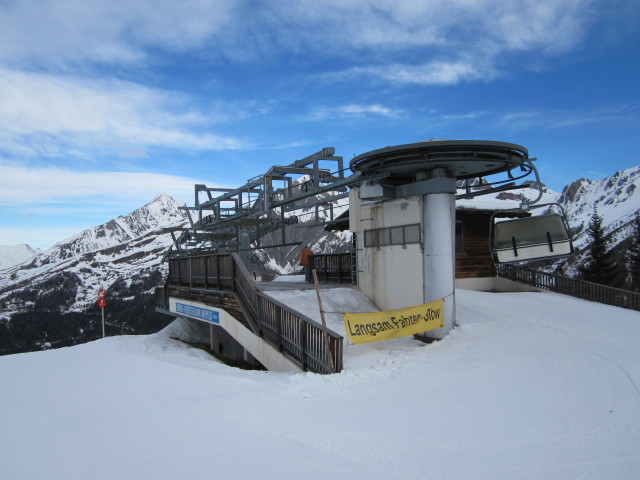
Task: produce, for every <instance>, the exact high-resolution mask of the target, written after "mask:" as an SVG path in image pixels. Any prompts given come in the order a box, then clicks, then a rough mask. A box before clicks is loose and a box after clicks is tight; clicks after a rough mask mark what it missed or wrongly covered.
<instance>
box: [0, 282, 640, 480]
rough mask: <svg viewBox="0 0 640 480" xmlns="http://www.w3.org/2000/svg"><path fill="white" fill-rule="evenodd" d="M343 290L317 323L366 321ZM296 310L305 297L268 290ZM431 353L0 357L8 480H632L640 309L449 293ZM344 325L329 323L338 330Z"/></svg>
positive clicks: (149, 351)
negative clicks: (258, 359) (285, 369)
mask: <svg viewBox="0 0 640 480" xmlns="http://www.w3.org/2000/svg"><path fill="white" fill-rule="evenodd" d="M348 291H349V289H340V290H336V291H334V292H328V293H325V292H323V300H324V301H325V308H326V309H327V310H331V309H336V310H333V311H338V310H340V309H344V310H346V309H347V308H351V309H352V310H353V311H356V310H363V309H365V310H366V308H370V306H367V305H366V304H365V303H364V302H362V300H361V299H358V298H354V297H353V296H352V295H350V294H348V293H347V292H348ZM274 296H279V297H278V298H281V299H283V300H286V301H287V302H289V304H291V303H299V304H301V305H305V308H306V310H307V312H306V313H308V314H309V315H310V316H312V317H317V313H315V312H314V309H315V308H317V307H316V306H315V300H314V297H315V292H313V291H308V292H296V293H291V292H278V293H274ZM457 297H458V305H457V308H458V321H459V323H460V326H459V327H457V328H456V329H455V330H454V331H453V332H452V334H451V335H449V336H448V337H447V338H446V339H444V340H443V341H441V342H438V343H436V344H431V345H424V344H422V343H420V342H417V341H415V340H413V339H409V338H405V339H399V340H394V341H391V342H381V343H377V344H366V345H359V346H353V345H352V346H349V347H347V351H346V355H345V371H343V372H342V373H341V374H339V375H333V376H321V375H315V374H282V373H271V372H246V371H240V370H236V369H232V368H229V367H226V366H224V365H221V364H219V363H217V362H215V361H212V360H211V358H210V357H208V356H207V355H206V354H204V353H203V352H201V351H198V350H194V349H190V348H187V347H185V346H184V345H182V344H180V343H178V342H175V341H173V340H170V339H168V338H167V337H166V333H165V334H158V335H153V336H147V337H117V338H110V339H106V340H102V341H98V342H93V343H91V344H86V345H81V346H77V347H72V348H66V349H60V350H55V351H49V352H41V353H35V354H23V355H12V356H8V357H1V358H0V382H1V385H2V390H1V392H0V472H2V476H3V478H8V479H9V478H10V479H39V478H42V479H44V478H47V479H51V478H64V479H86V478H92V479H115V478H117V479H142V478H154V479H170V478H180V479H196V478H197V479H201V478H224V479H233V478H305V479H309V478H312V479H315V478H318V479H320V478H322V479H326V478H345V479H346V478H349V479H354V478H367V479H389V478H398V479H425V478H436V479H439V480H442V479H460V478H471V479H536V480H537V479H542V478H544V479H555V478H557V479H579V478H590V479H591V478H595V479H611V478H615V479H635V478H638V477H639V476H640V434H639V431H640V390H639V388H638V386H639V385H640V341H639V339H640V314H638V312H632V311H628V310H622V309H617V308H612V307H606V306H603V305H599V304H595V303H590V302H585V301H581V300H576V299H572V298H569V297H564V296H561V295H556V294H552V293H504V294H492V293H480V292H471V291H459V292H458V294H457ZM338 319H339V316H338V315H330V319H329V321H330V323H331V326H332V328H334V329H336V330H338V331H339V328H340V322H339V320H338Z"/></svg>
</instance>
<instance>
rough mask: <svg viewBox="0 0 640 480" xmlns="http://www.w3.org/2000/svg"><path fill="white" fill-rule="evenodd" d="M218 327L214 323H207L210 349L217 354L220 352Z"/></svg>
mask: <svg viewBox="0 0 640 480" xmlns="http://www.w3.org/2000/svg"><path fill="white" fill-rule="evenodd" d="M219 328H220V327H217V326H215V325H209V340H210V345H211V351H212V352H213V353H215V354H217V355H219V354H220V331H219V330H218V329H219Z"/></svg>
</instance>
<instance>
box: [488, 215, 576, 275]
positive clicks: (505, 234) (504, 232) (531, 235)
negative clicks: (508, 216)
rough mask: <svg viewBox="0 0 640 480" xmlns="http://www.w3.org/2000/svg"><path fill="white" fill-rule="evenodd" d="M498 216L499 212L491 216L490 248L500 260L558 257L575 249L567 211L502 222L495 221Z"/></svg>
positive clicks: (514, 260) (498, 261) (509, 261)
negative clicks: (565, 215)
mask: <svg viewBox="0 0 640 480" xmlns="http://www.w3.org/2000/svg"><path fill="white" fill-rule="evenodd" d="M547 205H549V204H545V205H536V206H535V207H533V208H539V207H543V206H547ZM552 205H557V204H552ZM557 206H558V207H560V205H557ZM560 208H562V207H560ZM494 218H495V214H494V215H493V216H492V217H491V232H490V250H491V256H492V257H493V260H494V262H496V263H514V262H523V261H528V260H541V259H546V258H557V257H564V256H567V255H570V254H571V253H572V252H573V244H572V242H571V236H570V234H569V228H568V226H567V223H566V222H565V219H564V216H563V215H559V214H557V213H551V214H547V215H539V216H535V217H525V218H518V219H515V220H505V221H502V222H495V221H494Z"/></svg>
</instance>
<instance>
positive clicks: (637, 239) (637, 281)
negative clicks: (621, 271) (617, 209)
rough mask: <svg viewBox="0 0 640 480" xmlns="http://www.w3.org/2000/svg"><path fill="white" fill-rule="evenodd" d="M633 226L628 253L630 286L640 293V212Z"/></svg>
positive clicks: (637, 213)
mask: <svg viewBox="0 0 640 480" xmlns="http://www.w3.org/2000/svg"><path fill="white" fill-rule="evenodd" d="M633 226H634V227H633V232H632V234H631V235H632V237H631V238H632V239H631V246H630V247H629V251H628V253H627V264H628V266H629V284H630V288H631V290H633V291H635V292H640V211H637V212H636V218H635V221H634V222H633Z"/></svg>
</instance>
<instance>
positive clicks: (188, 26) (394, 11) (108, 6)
mask: <svg viewBox="0 0 640 480" xmlns="http://www.w3.org/2000/svg"><path fill="white" fill-rule="evenodd" d="M601 3H602V2H601V1H600V0H511V1H506V2H505V1H504V0H377V1H375V2H373V1H371V0H350V1H344V0H323V1H321V2H319V1H317V0H270V1H269V2H249V1H246V0H236V1H233V0H184V1H181V2H175V1H174V0H137V1H135V2H131V1H128V0H111V1H109V2H87V1H85V0H49V1H44V0H43V1H40V2H19V1H16V2H4V3H3V5H2V6H0V14H1V15H2V17H3V19H4V21H3V22H2V28H1V29H0V61H4V62H5V64H8V65H24V64H25V63H27V64H28V65H38V66H42V65H46V66H49V67H51V66H53V67H65V68H66V67H69V66H75V65H79V64H86V63H96V62H97V63H111V64H125V65H130V64H132V63H139V62H141V61H146V60H147V59H148V58H149V57H150V56H153V55H154V54H155V52H157V51H158V50H163V51H170V52H185V51H186V52H189V51H199V53H200V54H205V52H206V54H207V55H208V56H209V57H210V58H213V59H216V58H217V59H222V58H224V59H236V60H237V59H243V60H246V59H256V58H263V57H274V56H278V55H287V56H289V55H291V54H295V53H302V52H304V53H305V54H306V53H307V52H309V51H312V52H314V55H316V56H321V57H327V56H329V57H332V56H338V57H347V58H349V59H351V60H356V61H360V59H361V58H362V55H363V53H366V58H371V59H376V58H378V59H380V58H383V57H386V58H387V60H389V55H393V56H395V55H396V54H397V53H398V52H403V51H407V50H408V49H413V50H416V49H418V51H417V53H419V54H422V61H421V63H422V64H428V63H430V60H431V59H433V58H444V59H445V60H444V62H445V63H449V64H451V63H452V62H453V61H454V60H455V59H456V58H459V56H460V55H461V54H465V55H481V56H483V57H485V58H488V57H491V58H492V59H496V58H498V57H499V56H500V55H502V54H504V53H508V52H523V51H524V52H538V53H542V54H546V55H548V54H557V53H562V52H566V51H569V50H571V49H572V48H574V47H575V46H576V45H577V44H579V43H580V42H581V41H582V39H583V37H584V35H585V33H586V31H587V30H588V28H589V27H590V26H591V24H592V23H594V22H596V21H598V20H599V18H596V16H595V15H594V14H593V10H594V8H593V7H594V6H596V5H599V4H601ZM360 63H361V62H360ZM395 63H398V64H401V63H404V62H400V61H397V60H396V62H395Z"/></svg>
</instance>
